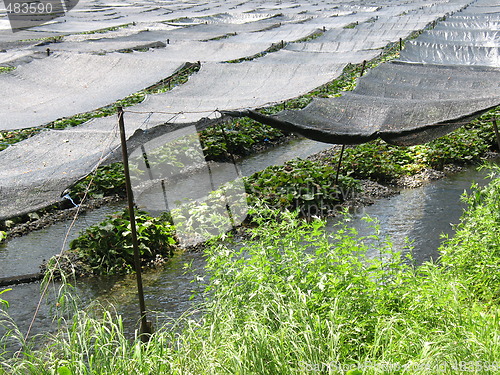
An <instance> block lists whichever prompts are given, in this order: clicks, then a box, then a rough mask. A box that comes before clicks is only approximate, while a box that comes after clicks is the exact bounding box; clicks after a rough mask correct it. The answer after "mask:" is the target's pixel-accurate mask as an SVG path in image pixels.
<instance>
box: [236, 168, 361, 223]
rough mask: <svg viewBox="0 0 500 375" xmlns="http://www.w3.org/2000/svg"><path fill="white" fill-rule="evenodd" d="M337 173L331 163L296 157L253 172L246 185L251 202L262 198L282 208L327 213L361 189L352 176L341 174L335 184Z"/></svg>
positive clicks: (320, 213)
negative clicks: (282, 163)
mask: <svg viewBox="0 0 500 375" xmlns="http://www.w3.org/2000/svg"><path fill="white" fill-rule="evenodd" d="M335 175H336V171H335V169H334V168H333V167H331V166H328V165H322V164H320V163H318V162H314V161H310V160H300V159H296V160H292V161H289V162H287V163H285V164H284V165H276V166H270V167H268V168H266V169H264V170H263V171H261V172H257V173H255V174H253V175H252V176H250V177H248V178H246V180H245V186H246V191H247V193H249V194H250V204H251V205H252V204H256V202H257V201H260V202H263V203H265V204H266V205H267V206H268V207H273V208H275V209H279V210H283V209H287V210H292V211H294V210H296V209H298V210H300V212H301V214H302V215H304V216H311V215H326V214H328V213H329V212H331V211H335V210H336V208H337V207H338V205H339V204H340V203H342V202H343V201H344V200H345V199H346V198H348V197H350V196H352V195H354V194H355V193H356V192H358V191H359V183H358V181H356V180H354V179H353V178H351V177H345V176H339V184H338V185H335Z"/></svg>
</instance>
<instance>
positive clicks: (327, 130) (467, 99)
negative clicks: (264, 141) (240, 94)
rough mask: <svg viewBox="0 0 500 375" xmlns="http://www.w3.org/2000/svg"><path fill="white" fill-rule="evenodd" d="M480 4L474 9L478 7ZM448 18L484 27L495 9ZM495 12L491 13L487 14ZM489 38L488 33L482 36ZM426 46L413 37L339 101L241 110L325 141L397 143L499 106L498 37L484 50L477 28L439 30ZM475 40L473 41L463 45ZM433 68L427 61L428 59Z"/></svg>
mask: <svg viewBox="0 0 500 375" xmlns="http://www.w3.org/2000/svg"><path fill="white" fill-rule="evenodd" d="M478 9H480V7H477V8H476V9H475V10H476V11H478ZM469 14H474V17H476V21H475V22H473V23H472V24H470V23H469V22H468V21H467V20H466V19H463V20H462V21H461V22H460V23H453V28H456V27H457V25H458V24H460V25H462V27H463V29H464V30H465V31H468V30H473V29H476V28H477V29H479V30H484V29H485V28H486V27H487V26H488V25H489V24H490V23H491V22H492V20H499V19H500V13H498V14H496V16H492V15H491V14H490V15H489V16H488V17H487V19H486V20H482V21H481V20H480V19H478V18H477V13H473V12H472V11H471V10H469ZM495 17H497V18H495ZM489 35H491V36H495V35H496V34H495V33H491V34H488V36H489ZM430 36H432V37H433V38H434V39H435V41H434V42H433V43H428V42H425V41H424V42H421V41H420V40H419V38H417V39H416V40H415V41H414V42H413V43H411V46H410V47H409V48H408V49H405V50H404V51H403V52H402V53H401V60H403V61H405V62H406V63H405V62H397V63H386V64H383V65H381V66H379V67H377V68H375V69H373V70H372V71H371V72H370V73H369V74H367V75H366V76H365V77H363V78H362V79H360V80H359V83H358V86H357V87H356V89H355V90H354V91H353V92H348V93H345V94H344V95H342V96H341V97H340V98H331V99H315V100H313V102H312V103H311V104H309V105H308V106H307V107H306V108H305V109H303V110H300V111H283V112H281V113H278V114H277V115H275V116H264V115H262V114H260V113H258V112H256V111H253V110H250V111H243V112H239V113H233V115H248V116H249V117H251V118H254V119H256V120H258V121H261V122H263V123H266V124H270V125H272V126H275V127H277V128H280V129H284V130H288V131H293V132H297V133H300V134H303V135H305V136H306V137H308V138H312V139H315V140H318V141H322V142H327V143H343V144H356V143H363V142H367V141H369V140H371V139H374V138H377V137H381V138H382V139H384V140H386V141H388V142H391V143H394V144H399V145H412V144H419V143H425V142H427V141H429V140H431V139H434V138H436V137H438V136H441V135H444V134H446V133H447V132H449V131H451V130H453V129H455V128H456V127H458V126H460V125H462V124H464V123H465V122H466V121H468V120H470V119H471V118H474V117H475V116H477V115H479V114H481V113H484V112H485V111H487V110H489V109H491V108H493V107H496V106H498V105H500V60H499V59H498V51H499V48H500V40H499V39H498V38H492V39H491V42H492V44H494V46H491V47H484V46H483V44H484V36H485V34H484V33H481V32H479V33H469V34H467V36H466V37H464V38H469V40H467V41H465V42H463V41H462V42H460V41H456V32H455V31H454V32H452V33H447V32H446V30H443V29H442V28H440V29H439V32H437V33H435V34H433V33H432V31H429V32H428V34H426V35H425V36H424V38H427V39H428V38H429V37H430ZM470 38H476V39H477V40H478V43H473V42H472V43H471V41H470ZM436 63H438V64H440V65H431V64H436Z"/></svg>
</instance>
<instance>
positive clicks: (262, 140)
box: [199, 118, 284, 160]
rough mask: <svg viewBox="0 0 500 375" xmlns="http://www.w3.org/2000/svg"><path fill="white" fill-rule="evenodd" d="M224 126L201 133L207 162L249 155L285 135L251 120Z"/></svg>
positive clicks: (242, 120)
mask: <svg viewBox="0 0 500 375" xmlns="http://www.w3.org/2000/svg"><path fill="white" fill-rule="evenodd" d="M221 126H224V130H222V129H221V127H220V126H213V127H210V128H208V129H205V130H203V131H202V132H200V134H199V135H200V142H201V145H202V147H203V152H204V154H205V157H206V159H207V160H227V159H228V158H229V154H230V153H231V154H233V155H248V154H249V153H250V152H251V151H252V150H253V148H254V147H255V146H256V145H259V144H273V143H275V142H277V141H279V140H280V139H282V138H283V137H284V133H283V132H281V131H280V130H278V129H275V128H273V127H271V126H268V125H264V124H260V123H258V122H257V121H253V120H251V119H249V118H241V119H235V120H233V121H232V122H230V123H228V124H224V125H221Z"/></svg>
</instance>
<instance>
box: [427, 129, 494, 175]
mask: <svg viewBox="0 0 500 375" xmlns="http://www.w3.org/2000/svg"><path fill="white" fill-rule="evenodd" d="M485 128H486V126H483V127H482V128H473V127H463V128H459V129H457V130H456V131H454V132H453V133H450V134H448V135H445V136H444V137H441V138H438V139H436V140H434V141H432V142H430V143H429V144H428V150H427V162H428V164H429V166H430V167H432V168H435V169H442V168H443V166H444V165H446V164H452V163H455V164H466V163H471V162H477V161H479V160H480V158H481V157H482V156H483V155H484V153H485V152H486V151H488V149H489V148H490V145H492V142H493V137H491V138H490V139H484V138H483V137H484V136H485V134H487V131H486V129H485Z"/></svg>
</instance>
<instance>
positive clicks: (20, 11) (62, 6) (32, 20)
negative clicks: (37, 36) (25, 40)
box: [3, 0, 78, 32]
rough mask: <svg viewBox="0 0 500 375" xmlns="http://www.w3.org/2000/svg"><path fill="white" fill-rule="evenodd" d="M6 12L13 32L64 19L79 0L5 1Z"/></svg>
mask: <svg viewBox="0 0 500 375" xmlns="http://www.w3.org/2000/svg"><path fill="white" fill-rule="evenodd" d="M3 2H4V5H5V10H6V11H7V17H8V18H9V22H10V27H11V29H12V31H13V32H17V31H21V30H26V29H29V28H31V27H35V26H40V25H43V24H45V23H47V22H49V21H52V20H53V19H55V18H58V17H63V16H64V15H65V14H66V13H67V12H69V11H70V10H71V9H73V8H74V7H75V6H76V4H78V0H4V1H3Z"/></svg>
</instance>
